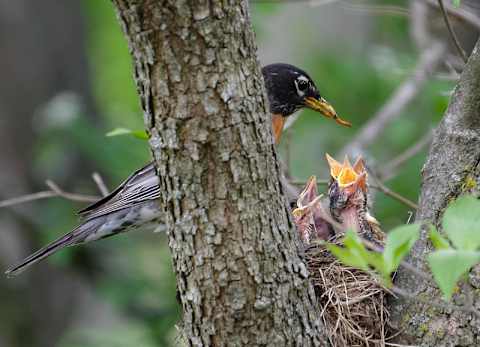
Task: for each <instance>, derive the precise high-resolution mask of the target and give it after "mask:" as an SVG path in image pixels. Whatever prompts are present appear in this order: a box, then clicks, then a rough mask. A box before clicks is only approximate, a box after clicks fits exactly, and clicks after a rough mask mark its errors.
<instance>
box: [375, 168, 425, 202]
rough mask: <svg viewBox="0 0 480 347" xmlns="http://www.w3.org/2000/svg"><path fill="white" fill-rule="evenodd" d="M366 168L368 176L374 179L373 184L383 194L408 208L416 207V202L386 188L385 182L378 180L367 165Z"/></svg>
mask: <svg viewBox="0 0 480 347" xmlns="http://www.w3.org/2000/svg"><path fill="white" fill-rule="evenodd" d="M367 170H368V172H369V173H370V177H372V178H373V180H374V181H375V186H376V187H377V189H378V190H380V191H381V192H382V193H383V194H385V195H387V196H390V197H391V198H394V199H396V200H398V201H400V202H401V203H402V204H404V205H406V206H408V207H410V208H413V209H415V210H417V209H418V205H417V204H416V203H414V202H413V201H412V200H410V199H408V198H406V197H404V196H402V195H401V194H399V193H397V192H394V191H393V190H391V189H390V188H388V187H387V186H386V185H385V184H383V183H382V181H380V179H379V178H378V177H377V176H376V175H375V174H374V173H373V172H372V170H370V169H369V168H368V167H367Z"/></svg>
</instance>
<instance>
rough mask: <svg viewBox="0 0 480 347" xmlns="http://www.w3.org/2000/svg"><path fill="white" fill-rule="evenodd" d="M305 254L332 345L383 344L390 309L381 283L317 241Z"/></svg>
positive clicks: (385, 337)
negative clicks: (348, 264) (339, 257)
mask: <svg viewBox="0 0 480 347" xmlns="http://www.w3.org/2000/svg"><path fill="white" fill-rule="evenodd" d="M305 256H306V262H307V266H308V269H309V272H310V279H311V281H312V283H313V286H314V289H315V294H316V296H317V301H318V304H319V306H320V316H321V318H322V320H323V324H324V327H325V329H326V332H327V336H328V338H329V340H330V343H331V345H332V346H339V347H340V346H342V347H343V346H385V340H386V339H387V336H386V334H387V332H386V330H387V329H386V328H387V322H388V318H389V312H388V310H387V307H386V296H387V291H386V289H385V288H384V287H382V285H381V283H379V281H378V280H377V279H375V278H374V277H373V276H372V275H370V274H368V273H366V272H364V271H362V270H358V269H355V268H352V267H350V266H346V265H344V264H342V263H341V262H340V261H339V260H337V259H336V258H335V257H334V256H333V255H332V254H331V253H330V252H329V251H328V250H327V249H326V248H325V247H324V246H323V245H321V244H320V243H312V244H311V245H310V246H309V247H308V248H307V249H306V251H305Z"/></svg>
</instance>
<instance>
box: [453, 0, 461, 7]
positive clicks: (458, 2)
mask: <svg viewBox="0 0 480 347" xmlns="http://www.w3.org/2000/svg"><path fill="white" fill-rule="evenodd" d="M452 5H453V6H455V7H460V0H452Z"/></svg>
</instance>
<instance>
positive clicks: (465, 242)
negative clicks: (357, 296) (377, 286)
mask: <svg viewBox="0 0 480 347" xmlns="http://www.w3.org/2000/svg"><path fill="white" fill-rule="evenodd" d="M442 225H443V230H444V232H445V234H446V236H447V237H448V239H446V238H444V237H443V236H442V235H440V234H439V233H438V231H437V230H436V229H435V228H434V227H431V229H430V233H429V237H430V240H431V242H432V244H433V246H434V247H435V249H436V250H435V251H433V252H431V253H430V254H428V256H427V259H428V263H429V265H430V269H431V271H432V274H433V278H434V279H435V282H436V283H437V285H438V287H439V288H440V290H441V291H442V294H443V297H444V299H446V300H449V299H450V298H451V296H452V294H453V292H454V290H455V287H456V285H457V283H458V281H459V280H460V279H461V278H462V277H463V276H464V275H465V274H466V273H467V272H468V271H469V270H470V269H471V268H472V266H474V265H475V264H477V263H479V262H480V237H479V235H480V200H478V199H476V198H474V197H472V196H464V197H460V198H458V199H457V200H456V201H454V202H453V203H451V204H450V206H448V208H447V209H446V211H445V214H444V216H443V220H442ZM419 229H420V226H419V225H418V224H411V225H404V226H400V227H397V228H395V229H393V230H392V231H390V232H389V233H388V236H387V241H386V244H385V247H384V249H383V251H382V252H377V250H367V249H366V247H365V245H364V243H363V241H362V240H361V238H360V237H359V236H358V235H357V234H356V233H355V232H353V231H347V233H346V234H345V237H344V239H343V247H339V246H336V245H332V244H327V248H328V249H329V250H330V251H331V252H332V253H333V254H334V255H335V256H336V257H337V258H338V259H339V260H340V261H342V262H343V263H345V264H347V265H349V266H353V267H356V268H359V269H361V270H364V271H374V272H375V273H376V274H378V275H379V276H380V277H381V279H382V280H383V282H384V283H385V285H387V286H392V281H391V275H392V273H393V272H395V271H397V269H398V267H399V266H400V264H401V262H402V261H403V259H404V258H405V257H406V256H407V255H408V253H409V252H410V250H411V249H412V247H413V245H414V243H415V242H416V241H417V240H418V238H419ZM449 241H450V242H451V243H452V246H450V243H449Z"/></svg>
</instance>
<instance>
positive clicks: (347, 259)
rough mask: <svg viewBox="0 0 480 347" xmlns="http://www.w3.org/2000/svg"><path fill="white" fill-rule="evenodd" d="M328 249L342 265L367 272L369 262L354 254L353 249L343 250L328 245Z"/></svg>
mask: <svg viewBox="0 0 480 347" xmlns="http://www.w3.org/2000/svg"><path fill="white" fill-rule="evenodd" d="M326 246H327V249H328V250H329V251H330V252H331V253H332V254H333V255H334V256H335V257H336V258H337V259H338V260H340V261H341V262H342V263H344V264H345V265H349V266H352V267H354V268H357V269H360V270H364V271H367V270H368V262H367V261H366V260H365V259H364V258H363V257H362V256H359V254H358V253H356V252H352V250H351V249H348V248H342V247H339V246H336V245H332V244H328V245H326Z"/></svg>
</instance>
